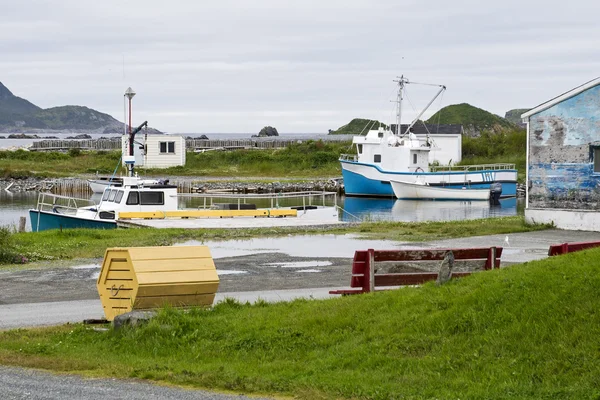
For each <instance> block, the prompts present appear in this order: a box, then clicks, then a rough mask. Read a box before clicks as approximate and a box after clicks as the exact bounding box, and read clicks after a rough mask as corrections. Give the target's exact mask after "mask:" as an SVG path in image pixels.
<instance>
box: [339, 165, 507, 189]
mask: <svg viewBox="0 0 600 400" xmlns="http://www.w3.org/2000/svg"><path fill="white" fill-rule="evenodd" d="M341 165H342V176H343V178H344V190H345V194H346V196H368V197H394V196H395V195H394V191H393V189H392V185H391V182H390V181H392V180H398V181H407V182H411V181H413V182H414V181H416V180H417V179H421V180H423V181H424V182H425V183H427V184H429V185H430V186H436V187H437V186H441V187H448V188H452V189H461V188H462V187H464V186H465V182H467V183H468V186H469V188H472V189H488V190H489V189H490V185H491V184H493V183H494V182H499V183H501V184H502V196H501V197H502V198H506V197H515V196H516V195H517V180H516V178H517V171H516V170H483V171H467V172H462V171H461V172H425V173H414V172H390V171H382V170H380V169H379V168H377V167H376V166H373V165H368V164H362V163H358V162H350V161H341Z"/></svg>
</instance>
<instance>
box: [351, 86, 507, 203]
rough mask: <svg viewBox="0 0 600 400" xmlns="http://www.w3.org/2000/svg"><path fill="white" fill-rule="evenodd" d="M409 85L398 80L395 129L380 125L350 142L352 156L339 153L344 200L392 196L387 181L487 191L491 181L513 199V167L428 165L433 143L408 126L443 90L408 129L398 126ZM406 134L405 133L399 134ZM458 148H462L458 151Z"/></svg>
mask: <svg viewBox="0 0 600 400" xmlns="http://www.w3.org/2000/svg"><path fill="white" fill-rule="evenodd" d="M408 83H411V82H409V81H408V80H407V79H406V78H404V77H400V79H399V81H398V84H399V87H400V89H399V90H398V114H397V124H396V127H401V128H399V129H398V128H396V129H395V130H392V129H386V128H384V127H379V129H377V130H370V131H369V132H368V133H367V134H366V135H365V136H355V137H354V138H353V140H352V143H353V145H354V146H356V154H350V155H347V154H342V155H341V157H340V163H341V167H342V176H343V178H344V190H345V193H346V195H347V196H368V197H394V191H393V189H392V185H391V181H392V180H395V181H401V182H408V183H416V182H417V181H421V182H424V183H426V184H427V185H429V186H431V187H434V186H439V187H447V188H455V189H461V188H462V187H469V188H473V189H476V188H479V189H488V190H489V189H490V185H491V184H493V183H496V182H497V183H501V184H502V194H501V197H514V196H516V193H517V170H516V169H515V165H514V164H487V165H468V166H453V165H449V166H440V167H433V168H430V167H429V162H430V159H429V152H430V151H431V149H432V143H431V141H430V139H429V137H427V138H425V139H424V140H422V139H419V138H418V137H417V135H415V134H414V133H412V127H413V126H414V125H415V123H417V122H418V121H419V118H420V117H421V116H422V115H423V113H424V112H425V111H426V109H427V107H429V105H431V104H432V103H433V101H434V100H435V99H436V98H437V97H438V96H439V95H440V94H441V93H442V92H443V91H444V90H445V86H443V85H439V87H440V90H439V91H438V93H437V95H436V96H435V97H434V98H433V99H432V100H431V101H430V102H429V105H428V106H427V107H426V108H425V109H424V110H423V111H421V113H420V114H419V115H418V116H417V117H416V118H415V120H414V121H413V122H412V123H411V124H410V125H408V126H407V127H406V128H404V127H402V125H401V124H400V118H401V104H402V99H403V97H404V87H405V85H406V84H408ZM397 131H404V132H399V133H398V132H397ZM459 148H460V147H459Z"/></svg>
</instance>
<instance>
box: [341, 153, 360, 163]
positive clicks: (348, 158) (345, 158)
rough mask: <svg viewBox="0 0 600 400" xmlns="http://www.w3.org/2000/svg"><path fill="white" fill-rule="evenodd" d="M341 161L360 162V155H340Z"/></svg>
mask: <svg viewBox="0 0 600 400" xmlns="http://www.w3.org/2000/svg"><path fill="white" fill-rule="evenodd" d="M340 161H352V162H357V161H358V154H340Z"/></svg>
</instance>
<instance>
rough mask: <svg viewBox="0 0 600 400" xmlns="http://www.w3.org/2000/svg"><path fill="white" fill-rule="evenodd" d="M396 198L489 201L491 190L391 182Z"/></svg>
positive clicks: (423, 183) (421, 182) (424, 183)
mask: <svg viewBox="0 0 600 400" xmlns="http://www.w3.org/2000/svg"><path fill="white" fill-rule="evenodd" d="M390 183H391V185H392V190H393V191H394V195H395V196H396V198H398V199H400V200H473V201H489V199H490V189H473V188H468V187H463V188H461V189H456V188H447V187H442V186H432V185H430V184H428V183H426V182H423V181H420V182H414V183H413V182H403V181H396V180H391V181H390Z"/></svg>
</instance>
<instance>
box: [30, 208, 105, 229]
mask: <svg viewBox="0 0 600 400" xmlns="http://www.w3.org/2000/svg"><path fill="white" fill-rule="evenodd" d="M29 220H30V221H31V230H32V231H33V232H41V231H45V230H49V229H76V228H90V229H115V228H116V227H117V223H116V222H115V221H105V220H98V219H86V218H80V217H76V216H74V215H66V214H60V213H54V212H47V211H38V210H29Z"/></svg>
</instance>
